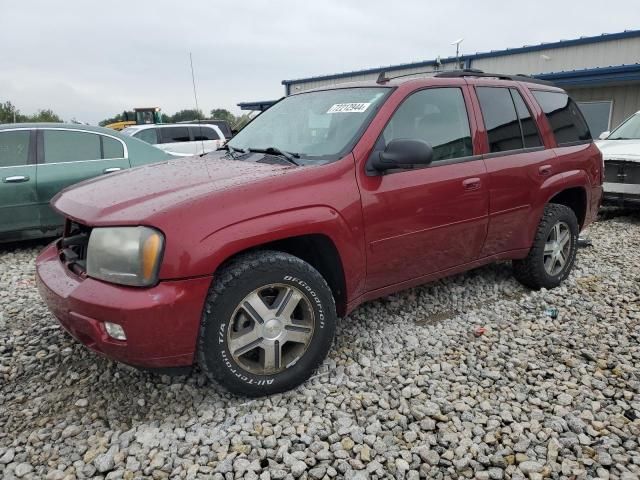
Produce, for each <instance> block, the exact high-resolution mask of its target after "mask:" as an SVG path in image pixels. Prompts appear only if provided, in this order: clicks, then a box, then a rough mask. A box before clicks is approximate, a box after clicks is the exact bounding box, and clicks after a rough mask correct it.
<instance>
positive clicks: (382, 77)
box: [376, 68, 482, 84]
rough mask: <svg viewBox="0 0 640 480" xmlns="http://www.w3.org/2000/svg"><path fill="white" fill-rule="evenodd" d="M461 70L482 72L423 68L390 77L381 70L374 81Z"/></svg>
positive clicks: (380, 81)
mask: <svg viewBox="0 0 640 480" xmlns="http://www.w3.org/2000/svg"><path fill="white" fill-rule="evenodd" d="M461 71H465V72H472V73H482V71H481V70H475V69H472V68H468V69H466V70H423V71H421V72H411V73H402V74H400V75H393V76H392V77H387V73H388V72H386V71H382V72H380V74H379V75H378V78H377V79H376V83H380V84H382V83H387V82H388V81H390V80H395V79H396V78H403V77H413V76H414V75H428V74H430V73H433V74H436V75H435V76H436V77H440V76H444V75H439V74H442V73H451V72H461Z"/></svg>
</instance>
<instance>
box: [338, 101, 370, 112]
mask: <svg viewBox="0 0 640 480" xmlns="http://www.w3.org/2000/svg"><path fill="white" fill-rule="evenodd" d="M369 105H371V103H336V104H335V105H333V106H332V107H331V108H330V109H329V110H327V113H362V112H364V111H365V110H366V109H367V108H369Z"/></svg>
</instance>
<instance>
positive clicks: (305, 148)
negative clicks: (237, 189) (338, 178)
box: [229, 87, 391, 163]
mask: <svg viewBox="0 0 640 480" xmlns="http://www.w3.org/2000/svg"><path fill="white" fill-rule="evenodd" d="M390 91H391V89H390V88H388V87H372V88H368V87H367V88H341V89H336V90H322V91H317V92H309V93H301V94H298V95H292V96H290V97H287V98H285V99H284V100H282V101H280V102H278V103H276V104H275V105H274V106H273V107H271V108H269V109H268V110H266V111H265V112H264V113H262V114H260V115H259V116H258V117H257V118H256V119H255V120H253V121H252V122H251V123H250V124H249V125H247V126H246V127H245V128H243V129H242V130H241V131H240V132H239V133H238V134H237V135H236V136H235V137H234V138H233V140H231V141H230V142H229V146H230V147H232V148H236V149H243V150H248V149H266V148H269V147H273V148H277V149H279V150H282V151H285V152H291V153H296V154H299V155H300V156H301V157H302V159H303V161H304V160H306V161H307V162H306V163H308V161H311V162H312V161H317V160H336V159H338V158H340V157H341V156H342V155H344V154H346V153H347V152H348V151H349V150H350V149H351V148H353V146H354V144H355V142H356V141H357V140H358V138H359V136H360V135H361V134H362V133H363V131H364V129H366V127H367V126H368V125H369V122H370V120H371V119H372V118H373V116H374V115H375V113H376V111H377V110H378V108H379V107H380V105H382V103H383V101H384V99H385V98H386V96H387V94H388V93H389V92H390Z"/></svg>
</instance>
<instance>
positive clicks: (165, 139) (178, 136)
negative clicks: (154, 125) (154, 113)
mask: <svg viewBox="0 0 640 480" xmlns="http://www.w3.org/2000/svg"><path fill="white" fill-rule="evenodd" d="M159 130H160V137H161V138H162V143H179V142H190V141H191V136H190V135H189V127H167V128H160V129H159Z"/></svg>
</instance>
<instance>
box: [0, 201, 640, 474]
mask: <svg viewBox="0 0 640 480" xmlns="http://www.w3.org/2000/svg"><path fill="white" fill-rule="evenodd" d="M588 235H589V236H590V238H591V239H592V240H593V247H590V248H584V249H581V250H580V252H579V254H578V265H577V268H576V269H575V270H574V273H573V274H572V275H571V277H570V279H569V280H568V281H567V282H566V283H565V285H564V286H562V287H560V288H557V289H555V290H552V291H540V292H530V291H527V290H525V289H524V288H522V287H521V286H519V285H518V284H517V283H516V282H515V281H514V280H513V279H512V278H511V272H510V266H509V265H508V264H497V265H492V266H489V267H485V268H481V269H477V270H474V271H472V272H470V273H467V274H464V275H458V276H455V277H452V278H448V279H445V280H443V281H440V282H435V283H432V284H429V285H427V286H424V287H421V288H416V289H413V290H409V291H405V292H402V293H400V294H397V295H393V296H391V297H387V298H385V299H382V300H379V301H374V302H370V303H367V304H366V305H364V306H362V307H360V308H359V309H357V310H356V311H355V312H354V313H353V314H352V315H350V316H349V317H348V318H345V319H343V320H341V322H340V326H339V331H338V337H337V341H336V343H335V345H334V348H333V350H332V352H331V353H330V356H329V358H328V360H327V361H326V362H325V363H324V365H323V366H322V368H321V369H320V371H319V372H318V373H317V375H315V376H314V377H313V378H312V379H311V380H309V381H308V382H307V383H306V384H305V385H303V386H302V387H300V388H298V389H296V390H294V391H291V392H287V393H285V394H281V395H276V396H273V397H270V398H266V399H260V400H252V401H248V400H247V399H243V398H238V397H233V396H231V395H229V394H226V393H224V392H220V391H218V390H217V389H216V388H215V387H213V386H211V385H210V384H208V383H207V381H206V379H205V378H204V377H203V375H202V374H201V373H199V372H194V373H193V374H192V375H190V376H189V377H173V378H171V377H165V376H158V375H153V374H149V373H144V372H139V371H136V370H134V369H132V368H129V367H125V366H122V365H118V364H116V363H113V362H111V361H108V360H105V359H102V358H100V357H98V356H96V355H94V354H92V353H90V352H88V351H86V350H85V349H84V348H83V347H81V346H80V345H78V344H76V343H75V342H74V341H72V340H71V339H70V338H69V337H67V336H66V335H65V334H64V333H63V332H62V331H61V329H60V328H59V327H58V326H57V324H56V322H55V321H54V319H53V318H52V317H51V315H49V313H48V312H47V310H46V308H45V307H44V305H43V304H42V302H41V301H40V298H39V296H38V293H37V291H36V289H35V287H34V279H33V276H34V264H33V261H34V258H35V255H36V253H37V251H38V249H39V248H41V246H30V247H26V248H25V247H12V248H9V249H7V248H5V249H3V250H0V477H2V478H4V479H12V478H14V477H18V478H48V479H63V478H69V479H71V478H108V479H118V478H125V479H131V478H156V479H159V478H169V477H171V478H216V479H222V478H226V479H232V478H241V477H245V478H261V479H269V478H272V479H282V478H303V479H304V478H312V479H319V478H388V477H395V478H409V479H413V478H418V477H432V478H458V477H467V478H472V477H475V478H478V479H501V478H514V479H516V478H531V479H540V478H543V477H551V478H566V477H573V478H595V477H600V478H623V479H631V478H638V477H639V476H640V448H639V440H638V438H639V437H640V419H639V418H638V417H640V347H639V346H638V340H640V215H638V214H623V213H619V212H618V213H616V212H615V211H609V212H608V213H607V214H606V215H605V217H604V218H603V219H602V220H601V221H599V222H598V223H596V224H594V225H593V226H592V227H591V228H590V229H589V232H588ZM550 307H554V308H557V309H558V312H559V313H558V317H557V318H556V319H554V318H551V317H550V316H549V314H548V313H545V310H546V309H548V308H550ZM480 327H482V328H484V329H485V330H484V333H483V334H481V330H479V328H480Z"/></svg>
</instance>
